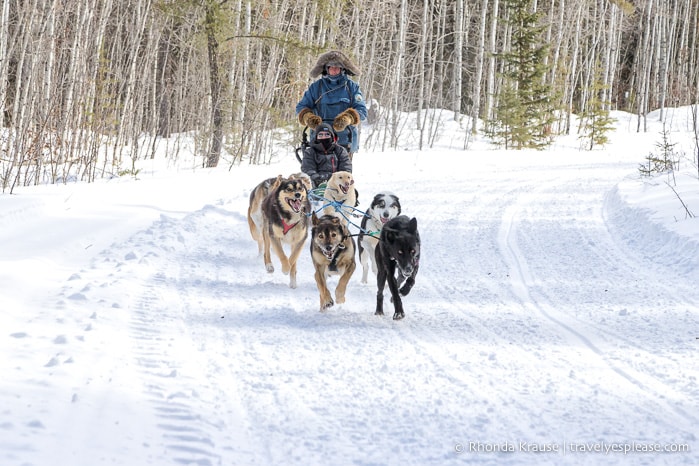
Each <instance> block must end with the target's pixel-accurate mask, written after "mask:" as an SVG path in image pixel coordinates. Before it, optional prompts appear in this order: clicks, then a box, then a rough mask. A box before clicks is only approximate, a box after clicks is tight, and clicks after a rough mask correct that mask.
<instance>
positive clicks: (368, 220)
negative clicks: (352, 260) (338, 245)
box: [357, 191, 401, 283]
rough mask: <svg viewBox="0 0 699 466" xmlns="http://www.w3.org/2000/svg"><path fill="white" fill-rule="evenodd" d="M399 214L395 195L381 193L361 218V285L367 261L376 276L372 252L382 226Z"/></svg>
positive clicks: (398, 205)
mask: <svg viewBox="0 0 699 466" xmlns="http://www.w3.org/2000/svg"><path fill="white" fill-rule="evenodd" d="M400 213H401V207H400V201H399V200H398V196H396V195H395V194H393V193H391V192H388V191H383V192H380V193H378V194H377V195H376V196H374V200H373V201H371V205H370V206H369V208H368V209H367V211H366V214H365V215H364V217H363V218H362V224H361V228H360V230H359V237H358V240H357V243H358V251H359V262H361V264H362V283H367V276H368V275H369V261H371V270H372V272H374V275H376V274H377V267H376V258H375V257H374V254H375V253H374V251H375V250H376V245H377V244H378V243H379V235H380V234H381V229H382V228H383V226H384V225H385V224H386V223H387V222H388V221H389V220H391V219H394V218H396V217H397V216H399V215H400Z"/></svg>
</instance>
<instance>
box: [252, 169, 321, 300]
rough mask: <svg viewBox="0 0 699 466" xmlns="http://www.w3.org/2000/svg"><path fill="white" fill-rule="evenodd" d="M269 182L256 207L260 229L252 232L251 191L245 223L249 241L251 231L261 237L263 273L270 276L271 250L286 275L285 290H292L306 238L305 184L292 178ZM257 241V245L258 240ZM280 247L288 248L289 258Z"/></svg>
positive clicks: (280, 178)
mask: <svg viewBox="0 0 699 466" xmlns="http://www.w3.org/2000/svg"><path fill="white" fill-rule="evenodd" d="M273 180H274V181H272V182H270V183H269V184H268V187H267V188H266V189H268V191H269V193H268V194H267V195H266V196H265V197H264V199H263V200H262V204H261V205H260V207H259V211H260V212H261V220H262V224H261V226H260V227H259V229H258V228H255V229H253V225H255V226H256V227H257V224H256V222H255V221H254V218H255V215H256V214H255V210H256V206H255V205H254V204H253V201H254V200H255V199H256V196H255V195H254V194H255V191H253V193H252V194H251V195H250V201H251V202H250V208H249V210H248V212H249V214H248V215H249V216H248V223H249V226H250V232H251V234H253V238H255V234H254V233H253V230H255V231H258V235H259V236H262V250H263V259H264V264H265V268H266V269H267V272H269V273H272V272H274V266H273V265H272V258H271V255H270V246H271V247H272V249H274V252H275V254H276V255H277V257H278V258H279V261H280V262H281V264H282V272H283V273H284V274H289V287H291V288H296V262H297V261H298V258H299V254H300V253H301V250H302V249H303V243H304V242H305V241H306V238H307V237H308V217H307V215H306V212H309V211H310V205H309V202H308V194H307V184H306V182H305V180H304V179H302V178H296V177H291V178H282V177H281V176H279V177H277V178H276V179H273ZM266 181H269V180H266ZM264 183H265V182H263V183H262V184H264ZM262 189H265V188H264V187H263V188H262ZM257 241H258V245H259V239H258V240H257ZM284 244H288V245H289V246H290V247H291V253H290V254H289V257H287V256H286V254H285V252H284V247H283V245H284Z"/></svg>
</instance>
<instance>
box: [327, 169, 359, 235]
mask: <svg viewBox="0 0 699 466" xmlns="http://www.w3.org/2000/svg"><path fill="white" fill-rule="evenodd" d="M324 197H325V199H327V200H328V201H333V202H339V203H341V204H342V205H343V206H348V207H351V208H352V209H353V208H354V207H355V206H356V205H357V191H356V190H355V188H354V177H353V176H352V174H351V173H350V172H346V171H339V172H335V173H333V174H332V176H331V177H330V179H329V180H328V184H327V187H326V188H325V194H324ZM352 209H347V210H345V211H344V215H342V213H341V212H338V210H337V209H336V208H335V206H333V205H329V206H327V207H325V209H323V214H325V215H335V216H337V217H340V218H341V219H342V221H343V222H344V223H345V225H347V224H348V220H347V218H345V217H346V216H347V215H348V214H350V213H351V211H352Z"/></svg>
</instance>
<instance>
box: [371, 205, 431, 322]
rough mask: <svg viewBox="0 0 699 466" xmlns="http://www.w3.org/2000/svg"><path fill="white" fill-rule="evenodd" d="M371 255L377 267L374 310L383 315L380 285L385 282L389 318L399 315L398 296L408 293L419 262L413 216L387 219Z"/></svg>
mask: <svg viewBox="0 0 699 466" xmlns="http://www.w3.org/2000/svg"><path fill="white" fill-rule="evenodd" d="M375 259H376V264H377V267H378V273H377V275H376V282H377V285H378V291H377V293H376V312H375V314H376V315H383V289H384V286H385V285H386V282H388V289H389V290H390V291H391V298H392V301H393V309H394V313H393V320H399V319H402V318H403V317H405V312H403V302H402V301H401V298H400V297H401V296H407V295H408V293H410V290H411V288H412V287H413V285H415V277H416V276H417V271H418V268H419V266H420V234H419V233H418V231H417V219H415V218H412V219H411V218H409V217H407V216H406V215H399V216H398V217H396V218H394V219H393V220H389V221H388V222H387V223H386V224H385V225H384V226H383V229H382V230H381V236H380V237H379V244H378V245H377V246H376V257H375Z"/></svg>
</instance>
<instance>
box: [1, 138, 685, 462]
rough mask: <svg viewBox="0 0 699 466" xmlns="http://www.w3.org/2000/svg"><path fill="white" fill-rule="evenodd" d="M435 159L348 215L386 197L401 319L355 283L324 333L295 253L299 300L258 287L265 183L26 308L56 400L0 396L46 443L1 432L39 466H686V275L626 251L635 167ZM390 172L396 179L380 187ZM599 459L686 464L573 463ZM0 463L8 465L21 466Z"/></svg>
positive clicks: (124, 243)
mask: <svg viewBox="0 0 699 466" xmlns="http://www.w3.org/2000/svg"><path fill="white" fill-rule="evenodd" d="M370 156H372V157H373V156H376V157H378V155H375V154H371V155H370ZM453 156H454V155H453V154H437V153H435V154H429V153H423V154H421V155H419V156H418V155H416V154H408V155H404V154H385V155H381V157H384V158H383V160H382V163H380V164H378V166H379V168H378V169H375V168H373V166H370V165H369V164H368V160H367V159H364V160H362V159H359V160H357V162H356V167H355V170H354V171H355V177H356V179H357V186H358V189H359V192H360V201H361V203H362V204H361V205H360V207H364V208H365V207H367V206H368V204H369V202H370V198H371V197H372V195H373V193H375V192H378V191H381V190H385V189H389V190H392V191H394V192H395V193H396V194H398V195H399V196H400V198H401V203H402V205H403V210H404V213H405V214H407V215H411V216H415V217H417V218H418V224H419V229H420V234H421V237H422V257H421V268H420V273H419V275H418V277H417V284H416V286H415V288H414V289H413V291H412V292H411V294H410V295H409V296H408V297H407V298H405V300H404V304H405V310H406V317H405V319H404V320H402V321H399V322H394V321H393V320H391V318H390V316H391V315H392V309H391V307H390V303H389V302H388V300H387V302H386V305H387V306H388V307H387V312H386V314H387V315H386V316H385V317H377V316H374V315H373V312H374V305H375V292H376V291H375V284H373V283H372V280H371V278H373V276H371V278H370V282H369V285H362V284H360V283H359V279H360V277H361V271H360V270H359V271H357V272H356V273H355V275H354V277H353V278H352V280H351V281H350V285H349V287H348V292H347V303H346V304H343V305H340V306H335V307H333V308H331V309H330V310H329V311H328V312H325V313H320V312H318V309H317V306H318V295H317V290H316V286H315V281H314V280H313V270H312V265H311V261H310V255H309V254H303V255H302V260H301V262H300V264H299V271H298V288H297V289H295V290H292V289H289V288H288V286H287V283H288V277H286V276H284V275H282V274H281V273H279V272H275V273H274V274H267V273H266V272H265V270H264V266H263V264H262V259H261V258H259V257H258V256H257V246H256V244H255V243H254V241H252V239H251V238H250V236H249V232H248V227H247V221H246V219H245V213H246V209H247V199H248V197H247V196H248V193H249V190H250V189H251V188H252V187H253V186H254V185H255V184H256V183H257V182H258V181H260V180H261V179H263V178H264V176H260V179H259V180H252V179H250V176H247V177H235V181H234V187H232V188H231V189H230V193H229V194H225V195H218V196H217V197H212V198H211V199H210V200H209V201H208V202H206V203H205V204H204V205H202V206H200V207H199V208H193V209H191V211H190V212H189V213H186V214H182V215H177V216H171V215H167V214H163V215H161V216H160V218H159V219H158V220H156V221H155V222H153V223H152V224H151V225H150V226H149V227H147V228H145V229H140V228H138V229H134V230H133V231H132V232H131V233H128V234H125V235H124V236H123V240H120V241H117V242H115V243H113V244H111V245H110V246H108V247H105V248H104V249H103V250H102V251H101V252H100V253H99V254H96V255H95V256H94V257H93V258H92V259H91V261H90V263H89V264H86V265H85V266H84V267H82V268H80V269H79V270H74V271H73V273H71V274H70V275H69V276H66V281H65V283H64V284H63V285H62V287H61V289H60V290H57V291H56V295H57V297H54V298H48V299H47V300H44V302H43V307H44V308H47V309H56V308H58V309H59V310H60V312H61V313H62V314H63V315H64V316H65V317H64V318H61V319H60V320H56V323H55V324H54V325H55V326H56V328H54V329H51V330H48V329H47V330H46V331H45V332H46V335H47V339H46V340H47V341H45V344H46V346H47V354H48V353H49V352H51V351H52V350H51V348H56V347H58V349H56V350H55V351H53V352H54V353H55V355H56V357H55V359H52V361H54V362H53V364H50V361H49V364H47V367H46V372H47V379H48V380H50V381H52V383H50V384H48V386H46V384H44V383H43V382H42V383H41V384H36V383H35V382H36V381H32V380H25V379H23V378H22V377H21V376H18V375H17V374H16V373H13V374H12V375H11V383H12V385H13V388H15V389H17V390H22V389H24V390H28V389H31V390H43V391H45V392H46V397H45V398H46V403H45V404H44V405H42V406H39V407H36V406H34V407H24V408H21V407H20V408H14V409H15V411H13V412H12V414H13V416H15V417H16V416H20V417H21V416H23V415H25V416H26V418H27V419H29V420H31V419H34V421H35V422H38V423H39V424H41V425H42V428H40V429H37V428H35V427H36V424H34V428H32V426H31V425H29V424H27V425H25V426H22V427H20V426H15V425H12V426H7V425H5V427H4V428H5V430H6V431H13V432H14V434H15V435H16V436H17V437H20V438H25V439H26V445H29V444H30V443H31V442H32V441H36V439H37V438H46V437H48V438H49V439H50V442H51V443H52V445H53V448H54V450H53V451H55V455H56V458H58V459H60V460H61V461H58V462H57V464H59V463H60V464H75V463H71V461H70V460H71V458H76V457H77V458H85V457H89V455H85V454H82V455H80V456H77V455H76V452H77V451H85V450H86V449H88V450H92V451H93V455H92V457H93V458H95V461H94V462H92V463H91V464H93V465H94V464H197V465H231V464H245V465H248V464H260V465H276V464H298V465H325V464H361V465H372V464H391V465H411V464H414V465H424V464H464V463H471V462H473V463H477V464H503V463H504V464H536V465H541V464H598V463H601V462H604V463H605V464H692V463H694V462H695V461H696V460H697V456H696V455H697V453H696V452H697V451H699V450H698V448H699V445H698V442H697V438H696V434H695V432H696V426H697V425H699V387H698V386H697V377H698V376H699V362H698V361H699V358H697V357H696V355H697V343H696V342H695V337H696V336H697V335H695V333H696V331H697V329H699V298H698V293H697V291H696V290H695V289H694V287H693V283H695V282H696V278H697V277H696V275H692V272H686V273H684V274H679V275H678V274H674V273H672V270H673V268H672V263H671V262H668V263H665V264H662V265H660V264H658V263H656V262H650V261H648V260H647V259H645V258H644V255H643V254H642V247H643V245H638V244H635V243H634V242H633V241H629V240H628V239H627V238H628V237H630V236H632V234H633V231H632V230H633V228H634V225H633V224H632V223H629V222H628V221H627V219H629V218H637V217H634V216H632V215H627V214H628V213H624V212H622V210H623V209H625V207H624V205H623V203H622V202H621V201H620V200H619V199H618V196H617V195H616V194H615V191H614V186H615V184H616V183H618V181H619V179H621V178H623V177H624V176H626V175H627V174H628V173H629V172H630V171H632V170H633V169H634V167H635V164H634V163H621V162H618V161H609V160H605V159H604V158H603V157H599V156H598V157H593V156H591V157H590V158H591V161H590V163H589V164H585V165H581V164H576V163H572V162H567V161H566V160H565V159H564V158H563V159H562V160H559V159H556V158H553V157H551V156H542V157H541V160H540V163H537V162H536V161H535V162H534V163H532V160H536V158H527V160H526V162H527V163H526V164H525V163H524V161H522V162H519V161H518V159H517V154H502V153H499V152H495V153H494V154H493V155H492V157H490V158H489V160H488V161H483V157H482V154H468V153H465V154H463V157H464V158H466V159H470V158H472V160H470V161H469V160H466V161H463V165H464V166H466V167H468V169H467V170H458V171H453V172H447V173H444V174H443V175H442V176H440V177H439V179H435V178H433V175H432V173H433V172H434V170H433V169H432V168H430V167H431V166H432V165H433V164H447V162H448V161H447V160H442V159H441V158H442V157H444V158H445V159H446V158H447V157H453ZM459 156H460V157H461V156H462V155H461V154H459ZM367 157H368V156H367ZM397 163H403V164H409V165H410V167H411V168H410V169H408V170H406V169H403V170H401V173H400V176H399V177H397V176H395V175H394V174H393V172H392V170H393V167H394V166H395V164H397ZM292 170H293V165H289V172H291V171H292ZM271 171H275V173H269V174H268V175H269V176H272V175H274V174H276V169H272V170H271ZM398 178H399V179H398ZM386 180H395V181H386ZM211 182H217V183H231V177H228V178H226V177H220V178H218V177H216V178H214V177H212V180H211ZM142 183H148V181H147V180H144V181H143V182H142ZM222 191H224V190H222V189H219V190H216V192H217V193H220V192H222ZM686 270H696V269H691V268H686ZM334 283H335V282H333V284H334ZM331 288H332V287H331ZM44 315H48V311H44ZM54 320H55V319H54ZM45 325H46V324H45ZM51 332H53V333H51ZM28 333H32V334H36V333H37V332H36V331H32V330H28ZM49 335H54V336H56V335H58V336H60V335H64V338H63V339H61V340H60V341H57V340H56V339H55V338H54V339H53V340H50V341H48V336H49ZM56 338H58V337H57V336H56ZM15 339H16V340H17V341H18V342H19V343H20V345H21V344H22V342H23V340H25V338H23V337H22V336H21V335H18V336H17V337H16V338H15ZM26 344H29V343H28V342H27V343H26ZM78 349H79V350H80V353H79V354H80V356H79V357H78V356H74V355H73V353H75V354H78ZM87 354H89V355H91V358H92V359H90V360H87V361H86V360H84V359H81V357H85V356H83V355H87ZM41 362H42V363H44V362H45V361H41ZM37 385H39V386H37ZM119 410H122V411H123V412H124V416H123V417H121V416H117V418H113V416H115V414H114V413H115V412H119ZM25 412H26V413H25ZM134 412H136V413H138V415H137V416H134V415H133V413H134ZM18 413H19V414H18ZM23 413H24V414H23ZM55 419H64V420H65V426H62V425H51V423H52V422H54V420H55ZM134 419H138V423H135V422H133V420H134ZM66 426H70V428H69V429H67V428H65V427H66ZM520 442H522V443H520ZM603 442H604V443H605V444H606V445H609V444H612V443H621V444H631V443H632V442H636V443H637V444H639V443H640V444H644V445H647V444H653V445H661V446H665V445H669V444H676V443H680V444H689V445H690V447H691V448H692V452H691V453H682V454H677V453H673V454H669V453H662V454H652V453H633V454H630V455H624V454H623V453H611V454H608V455H605V454H603V453H579V452H578V453H575V452H571V451H570V450H569V447H568V446H569V445H571V444H583V443H584V444H587V445H588V446H590V445H592V444H593V443H595V444H601V443H603ZM37 443H40V444H41V443H43V444H45V443H46V442H37ZM0 445H2V446H3V447H4V449H5V450H6V451H8V452H9V453H5V454H4V455H5V456H4V457H5V459H12V460H18V461H17V462H16V463H15V462H13V463H11V464H36V463H34V462H33V461H34V460H33V458H35V457H34V455H36V454H38V453H40V452H36V451H32V449H31V448H29V447H27V446H26V445H25V444H16V443H13V442H10V443H9V444H7V443H6V444H4V445H3V444H2V441H0ZM509 446H511V447H513V448H514V449H515V452H510V453H497V452H492V451H484V450H492V449H494V448H495V449H497V448H500V449H503V448H507V447H509ZM474 447H476V448H479V449H480V451H472V449H473V448H474ZM537 447H539V448H548V449H557V450H558V451H554V452H547V453H534V452H532V451H531V449H533V448H537ZM526 448H529V449H530V451H528V452H527V451H522V450H523V449H526ZM564 450H565V451H564ZM76 466H77V465H76Z"/></svg>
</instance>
